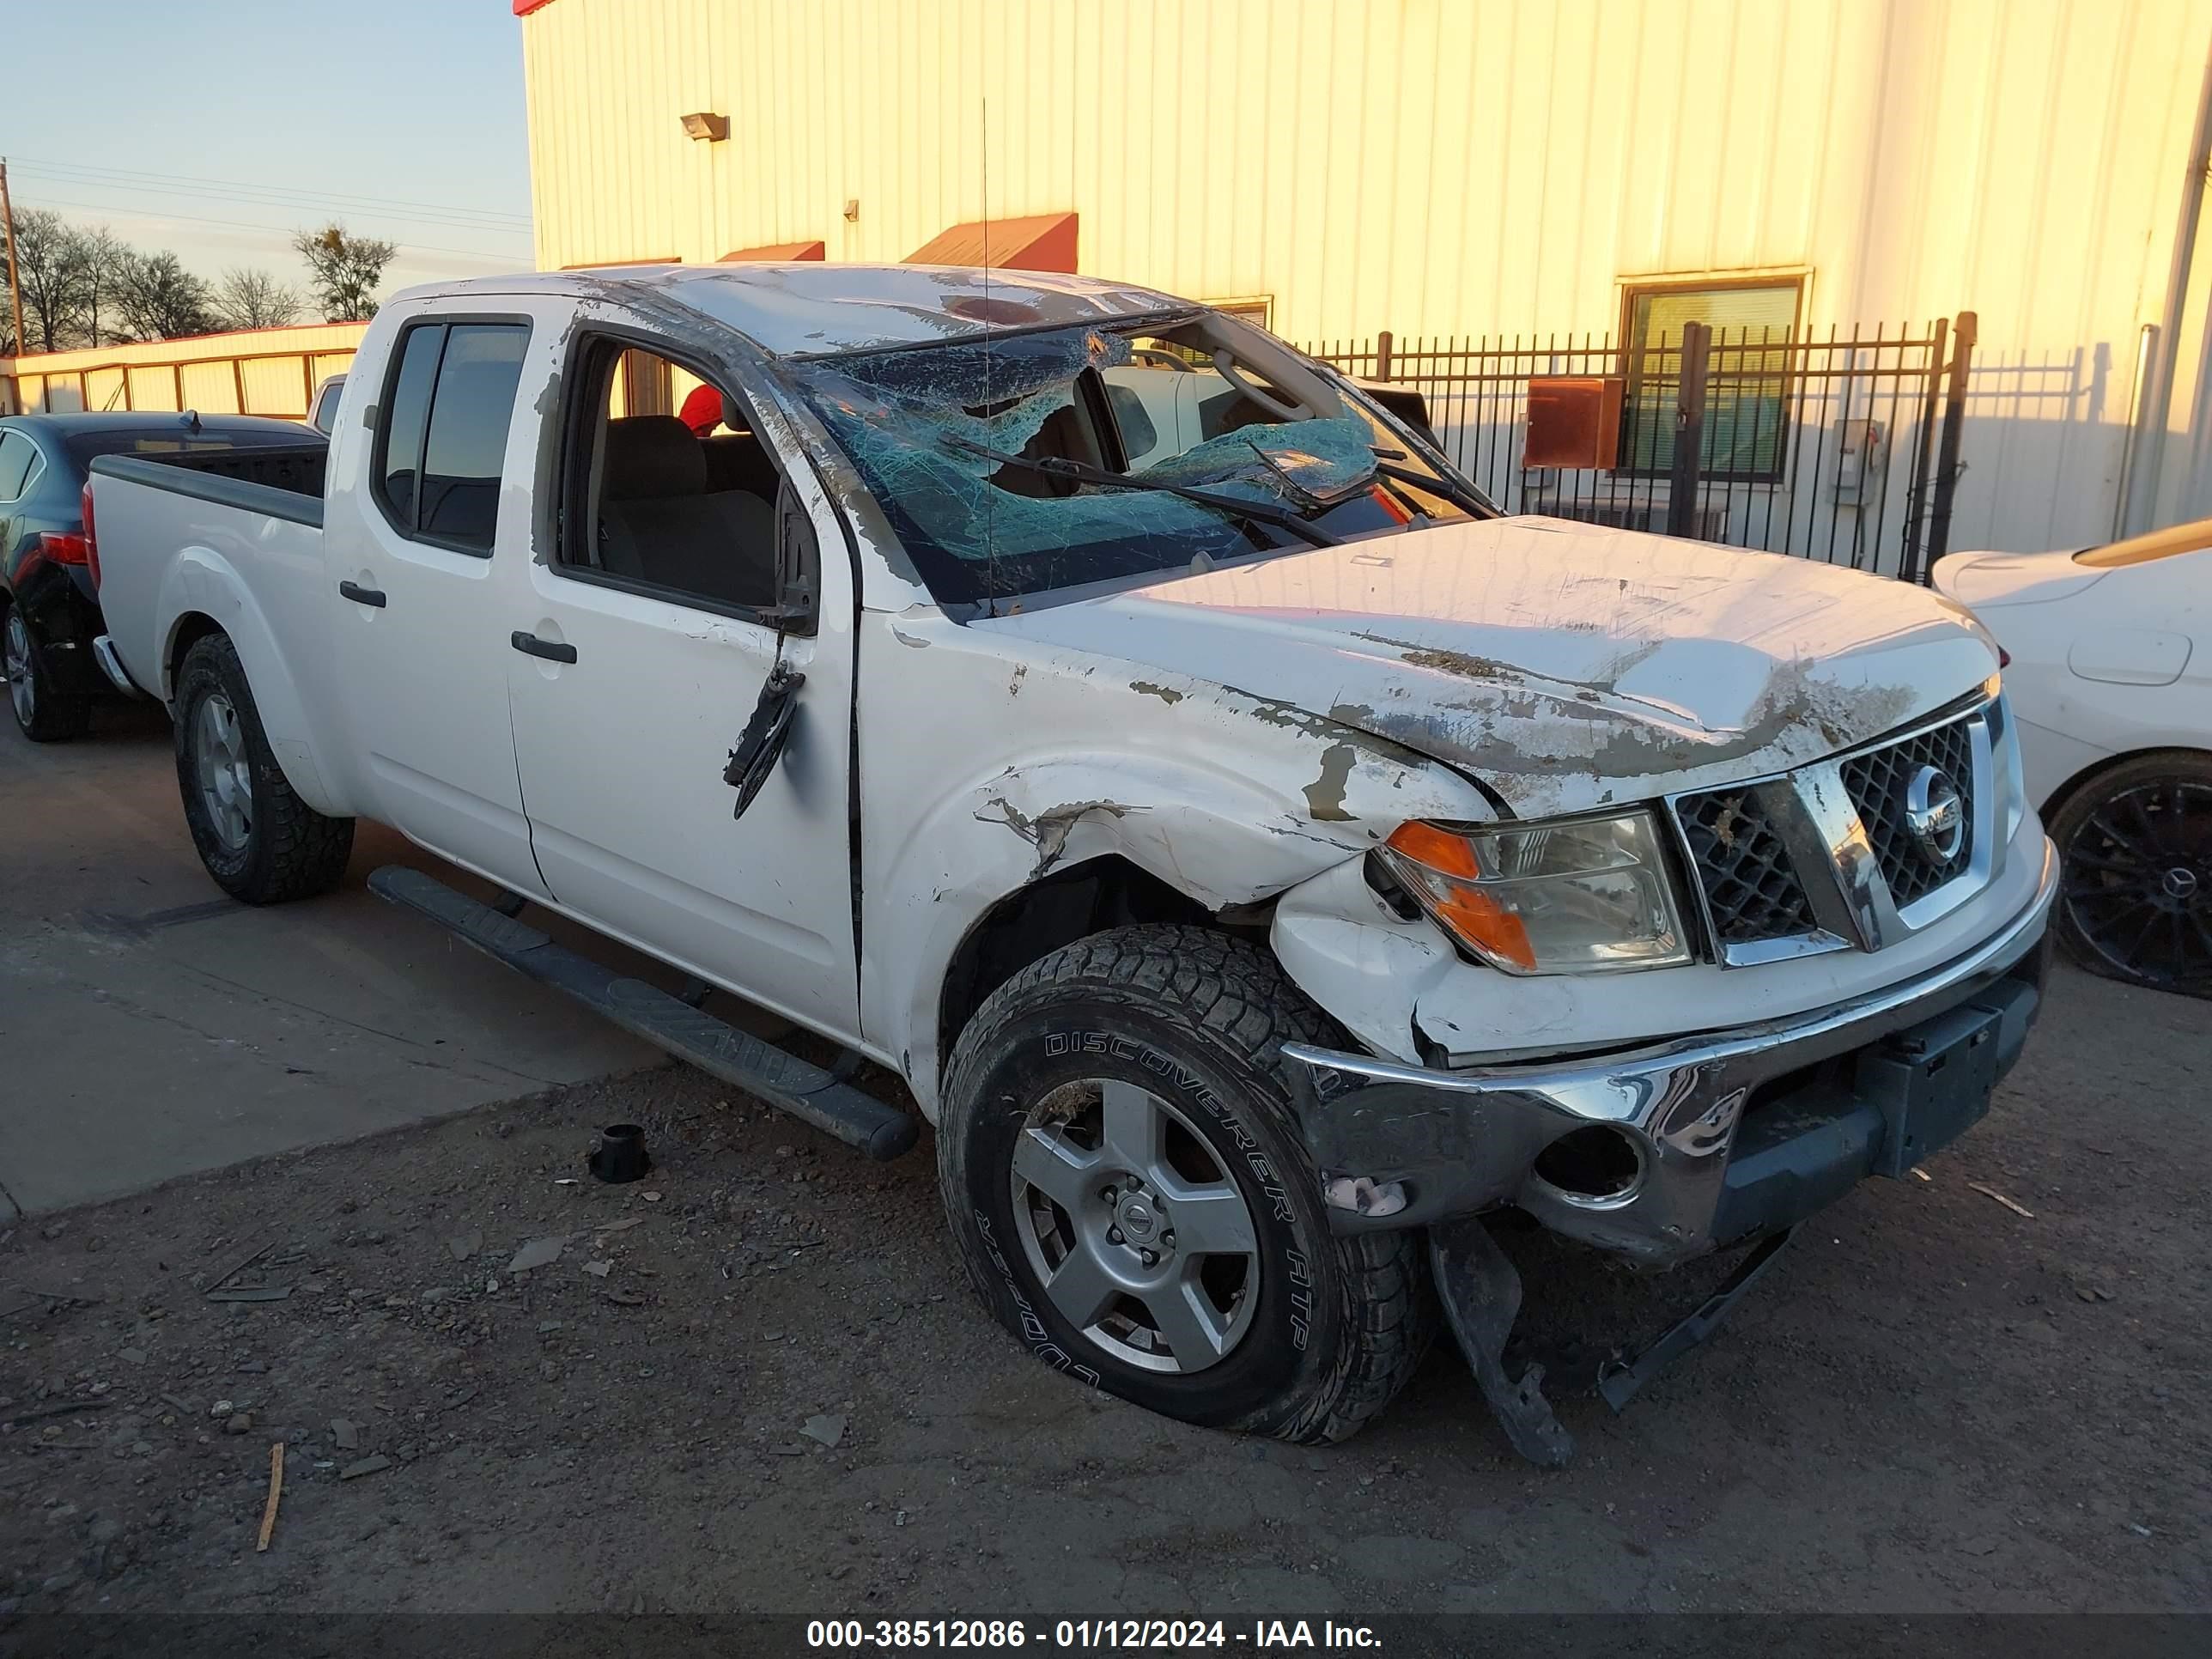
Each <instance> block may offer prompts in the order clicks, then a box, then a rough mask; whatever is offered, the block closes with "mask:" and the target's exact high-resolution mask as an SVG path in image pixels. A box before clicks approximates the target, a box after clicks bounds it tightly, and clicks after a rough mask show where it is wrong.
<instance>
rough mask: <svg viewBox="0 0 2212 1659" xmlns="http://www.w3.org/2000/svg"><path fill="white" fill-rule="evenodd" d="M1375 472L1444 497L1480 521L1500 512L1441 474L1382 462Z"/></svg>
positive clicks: (1376, 466) (1378, 464)
mask: <svg viewBox="0 0 2212 1659" xmlns="http://www.w3.org/2000/svg"><path fill="white" fill-rule="evenodd" d="M1381 453H1382V451H1380V450H1377V451H1376V454H1378V455H1379V454H1381ZM1399 453H1401V454H1403V453H1405V452H1404V451H1403V450H1401V451H1400V452H1399ZM1375 470H1376V471H1377V472H1379V473H1381V474H1382V475H1383V477H1386V478H1395V479H1396V480H1397V481H1398V482H1399V483H1405V484H1411V485H1413V488H1414V489H1425V490H1427V491H1428V492H1429V494H1431V495H1442V496H1443V498H1444V499H1445V500H1446V501H1450V502H1451V503H1452V504H1453V505H1455V506H1456V507H1462V508H1464V509H1465V510H1466V511H1468V513H1473V514H1474V516H1475V517H1476V518H1478V519H1487V518H1490V517H1492V516H1493V515H1494V514H1495V513H1497V511H1498V509H1497V508H1496V507H1492V505H1491V504H1490V503H1489V502H1488V501H1484V500H1483V499H1482V498H1481V497H1480V496H1479V495H1470V494H1469V493H1468V491H1467V490H1466V489H1462V487H1461V486H1460V485H1458V484H1455V483H1453V482H1452V481H1451V480H1450V479H1449V478H1447V477H1443V476H1442V475H1441V474H1438V473H1433V472H1419V471H1415V470H1414V469H1413V468H1412V467H1410V466H1393V465H1390V463H1389V462H1388V461H1383V460H1378V461H1376V463H1375Z"/></svg>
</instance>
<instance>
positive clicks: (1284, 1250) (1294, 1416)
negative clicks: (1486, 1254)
mask: <svg viewBox="0 0 2212 1659" xmlns="http://www.w3.org/2000/svg"><path fill="white" fill-rule="evenodd" d="M1294 1040H1296V1041H1304V1042H1336V1043H1341V1042H1342V1041H1343V1035H1342V1033H1341V1032H1340V1031H1338V1030H1335V1029H1334V1026H1333V1025H1332V1024H1330V1022H1329V1021H1328V1018H1327V1017H1326V1016H1325V1015H1323V1014H1322V1012H1320V1011H1319V1010H1318V1009H1316V1008H1315V1007H1314V1006H1313V1005H1312V1004H1311V1003H1310V1002H1309V1001H1308V1000H1306V999H1305V997H1304V995H1303V994H1301V993H1300V992H1299V991H1298V989H1297V987H1295V986H1294V985H1292V984H1291V982H1290V981H1289V980H1288V979H1287V978H1286V977H1285V975H1284V974H1283V972H1282V970H1281V969H1279V967H1277V966H1276V964H1275V963H1274V961H1273V958H1271V957H1268V956H1267V955H1266V954H1265V953H1264V952H1262V951H1258V950H1255V949H1254V948H1253V947H1252V946H1250V945H1245V944H1243V943H1241V942H1239V941H1237V940H1233V939H1225V938H1223V937H1222V936H1221V935H1219V934H1216V933H1207V932H1206V931H1204V930H1202V929H1200V928H1194V927H1124V928H1120V929H1117V930H1115V931H1114V932H1112V933H1101V934H1099V935H1097V936H1096V937H1094V938H1091V939H1084V940H1082V941H1080V942H1079V943H1077V944H1074V945H1069V946H1067V947H1066V948H1065V949H1063V950H1060V951H1054V952H1053V954H1052V955H1050V956H1048V957H1045V958H1044V959H1043V960H1042V961H1041V962H1038V963H1034V964H1033V965H1031V966H1030V967H1029V968H1028V969H1024V971H1023V972H1022V973H1020V974H1018V975H1016V976H1015V977H1014V978H1013V979H1012V980H1011V981H1008V982H1007V983H1006V984H1005V985H1003V986H1001V987H999V989H998V990H996V991H995V992H994V993H993V994H991V996H990V998H989V999H988V1000H987V1001H986V1002H985V1003H984V1004H983V1006H982V1007H981V1009H979V1010H978V1011H977V1012H976V1014H975V1018H974V1019H972V1020H971V1021H970V1022H969V1025H968V1028H967V1030H965V1031H963V1033H962V1034H961V1036H960V1040H959V1042H958V1043H957V1046H956V1047H955V1049H954V1052H953V1056H952V1063H951V1068H950V1073H949V1075H948V1079H947V1088H946V1093H945V1109H944V1114H943V1121H941V1122H940V1123H939V1126H938V1138H937V1146H938V1172H939V1182H940V1185H941V1186H942V1188H943V1191H944V1195H945V1208H946V1210H947V1212H948V1213H949V1214H950V1216H951V1222H952V1228H953V1231H954V1233H955V1235H956V1236H957V1238H958V1239H959V1241H960V1246H961V1250H962V1254H963V1256H964V1257H965V1259H966V1261H967V1263H968V1269H969V1273H970V1275H971V1276H972V1277H973V1278H974V1279H975V1285H976V1288H977V1289H978V1290H979V1291H981V1294H982V1297H983V1299H984V1301H985V1302H986V1303H987V1304H989V1306H990V1308H991V1310H992V1311H993V1312H994V1314H996V1315H997V1316H998V1317H999V1320H1000V1323H1002V1324H1004V1325H1005V1326H1006V1328H1008V1329H1009V1330H1011V1331H1012V1332H1013V1333H1014V1334H1016V1335H1017V1336H1018V1337H1020V1338H1021V1339H1022V1340H1023V1341H1024V1343H1026V1344H1027V1345H1028V1346H1029V1348H1030V1352H1032V1353H1034V1354H1036V1356H1037V1357H1038V1358H1041V1359H1042V1360H1044V1361H1045V1362H1046V1363H1047V1364H1050V1365H1052V1366H1054V1368H1056V1369H1058V1370H1061V1371H1064V1372H1066V1373H1067V1374H1068V1375H1070V1376H1075V1377H1077V1378H1079V1379H1080V1380H1082V1381H1084V1382H1086V1383H1091V1384H1093V1385H1094V1386H1096V1387H1099V1388H1103V1389H1108V1390H1109V1391H1110V1392H1112V1393H1114V1394H1117V1395H1121V1397H1122V1398H1124V1399H1126V1400H1130V1401H1134V1402H1135V1403H1137V1404H1138V1405H1140V1406H1144V1407H1149V1408H1150V1409H1152V1410H1153V1411H1157V1412H1160V1413H1164V1414H1165V1415H1167V1416H1170V1417H1175V1418H1180V1419H1182V1420H1183V1421H1185V1422H1189V1423H1198V1424H1203V1425H1208V1426H1211V1427H1218V1428H1231V1429H1239V1430H1246V1431H1252V1432H1255V1433H1261V1434H1269V1435H1273V1436H1276V1437H1279V1438H1282V1439H1285V1440H1295V1441H1307V1442H1310V1441H1323V1440H1341V1439H1343V1438H1345V1437H1347V1436H1348V1435H1351V1434H1352V1433H1353V1432H1354V1431H1357V1430H1358V1428H1359V1427H1360V1425H1363V1424H1364V1423H1365V1422H1366V1421H1367V1419H1369V1418H1370V1417H1372V1416H1374V1415H1375V1414H1376V1413H1377V1412H1379V1411H1381V1410H1382V1409H1383V1407H1384V1406H1386V1405H1387V1404H1389V1401H1390V1399H1391V1397H1392V1396H1393V1395H1395V1394H1396V1393H1397V1392H1398V1390H1399V1389H1400V1388H1401V1386H1402V1385H1403V1384H1404V1383H1405V1382H1406V1379H1407V1377H1408V1376H1411V1375H1412V1373H1413V1367H1414V1365H1415V1364H1418V1363H1419V1359H1420V1357H1421V1354H1422V1352H1424V1350H1425V1347H1426V1346H1427V1341H1428V1338H1429V1336H1430V1334H1431V1332H1432V1330H1433V1329H1434V1318H1435V1306H1434V1298H1433V1296H1432V1294H1431V1289H1430V1285H1429V1282H1428V1278H1427V1264H1426V1261H1425V1258H1424V1257H1423V1256H1422V1255H1421V1253H1420V1249H1419V1238H1418V1235H1415V1234H1413V1233H1370V1234H1366V1235H1364V1236H1362V1237H1357V1238H1338V1237H1334V1236H1333V1235H1332V1234H1331V1233H1330V1232H1329V1231H1328V1223H1327V1221H1326V1219H1325V1218H1324V1214H1323V1210H1322V1198H1321V1183H1320V1181H1319V1179H1318V1177H1317V1176H1316V1172H1315V1170H1314V1168H1313V1165H1312V1164H1311V1163H1310V1161H1309V1160H1308V1158H1307V1156H1306V1153H1305V1152H1304V1148H1303V1146H1301V1145H1300V1143H1299V1141H1298V1139H1297V1133H1296V1132H1295V1129H1294V1127H1293V1120H1292V1117H1291V1109H1290V1104H1289V1096H1288V1093H1287V1090H1286V1086H1285V1076H1284V1071H1283V1062H1282V1060H1281V1056H1280V1054H1279V1049H1280V1048H1281V1045H1282V1044H1283V1043H1284V1042H1289V1041H1294Z"/></svg>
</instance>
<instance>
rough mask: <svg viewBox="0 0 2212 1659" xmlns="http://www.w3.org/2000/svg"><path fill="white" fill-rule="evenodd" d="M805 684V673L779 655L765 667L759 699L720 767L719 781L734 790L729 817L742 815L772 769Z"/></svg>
mask: <svg viewBox="0 0 2212 1659" xmlns="http://www.w3.org/2000/svg"><path fill="white" fill-rule="evenodd" d="M804 684H806V676H805V675H804V674H802V673H800V672H799V670H797V669H795V668H793V667H791V666H790V665H788V664H787V663H786V662H785V661H784V660H783V659H782V658H781V656H779V657H778V658H777V659H776V660H775V667H774V668H772V669H770V670H769V677H768V682H767V684H764V685H763V686H762V687H761V694H760V701H759V702H757V703H755V704H754V705H753V715H752V718H751V719H750V720H747V721H746V722H745V729H744V732H741V733H740V734H739V735H738V746H737V747H736V748H734V749H732V750H730V763H729V764H728V765H727V766H726V767H724V768H723V769H722V781H723V782H724V783H726V784H728V785H729V786H730V787H732V789H735V790H736V791H737V792H738V806H737V811H734V812H732V813H731V814H730V816H731V817H733V818H741V817H744V815H745V808H747V807H748V806H750V805H752V804H753V798H754V797H755V796H756V795H757V794H759V793H760V792H761V786H762V785H763V784H764V783H766V782H767V781H768V778H769V773H771V772H773V771H775V763H776V757H778V756H780V755H781V754H782V753H783V745H784V743H785V741H786V740H787V738H789V737H790V735H791V718H792V716H793V714H796V713H797V712H798V709H799V687H800V686H802V685H804Z"/></svg>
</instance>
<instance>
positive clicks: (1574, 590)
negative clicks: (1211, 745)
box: [973, 518, 1997, 817]
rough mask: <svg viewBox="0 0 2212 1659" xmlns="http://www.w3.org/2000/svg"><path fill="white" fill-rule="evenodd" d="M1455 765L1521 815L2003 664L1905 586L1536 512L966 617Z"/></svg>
mask: <svg viewBox="0 0 2212 1659" xmlns="http://www.w3.org/2000/svg"><path fill="white" fill-rule="evenodd" d="M973 625H974V626H977V627H981V628H985V629H990V630H992V631H994V632H999V633H1003V634H1006V635H1012V636H1016V637H1020V638H1025V639H1030V640H1034V641H1036V642H1038V643H1039V644H1047V645H1057V646H1061V647H1067V648H1070V649H1073V650H1079V651H1083V652H1086V653H1096V654H1098V655H1102V656H1108V657H1114V658H1119V659H1123V660H1125V661H1127V662H1128V663H1130V664H1132V665H1141V668H1142V671H1141V672H1139V673H1136V674H1134V675H1133V677H1132V679H1133V684H1136V686H1137V689H1139V690H1155V691H1157V692H1158V693H1159V694H1161V695H1171V694H1173V693H1174V692H1175V689H1176V682H1177V681H1183V682H1191V683H1197V684H1216V685H1223V686H1227V687H1230V688H1232V689H1234V690H1238V691H1242V692H1244V693H1246V694H1247V695H1249V696H1253V697H1255V698H1258V699H1260V700H1261V702H1263V703H1271V704H1274V705H1278V706H1283V707H1289V708H1297V709H1299V710H1301V711H1304V713H1306V714H1312V715H1320V716H1323V717H1325V718H1327V719H1328V720H1333V721H1334V722H1336V723H1338V724H1339V725H1341V726H1347V727H1350V728H1352V729H1354V730H1357V731H1361V732H1368V733H1370V734H1372V735H1374V736H1376V737H1378V738H1388V739H1390V740H1392V741H1394V742H1395V743H1398V744H1403V745H1404V746H1406V747H1407V748H1410V749H1413V750H1419V751H1420V752H1421V753H1423V754H1425V755H1429V756H1431V757H1435V758H1436V759H1438V760H1441V761H1444V762H1446V763H1449V764H1450V765H1452V766H1455V767H1456V768H1458V769H1461V770H1462V771H1465V772H1467V773H1468V774H1470V775H1473V776H1475V777H1477V778H1479V779H1480V781H1483V782H1484V783H1486V784H1487V785H1489V786H1490V787H1492V788H1493V789H1495V790H1496V791H1497V792H1498V794H1499V795H1500V796H1501V797H1503V798H1504V800H1505V801H1506V802H1507V803H1508V804H1509V805H1510V806H1511V807H1512V809H1513V810H1514V811H1515V812H1516V814H1518V815H1520V816H1522V817H1542V816H1547V815H1549V814H1553V813H1558V812H1573V811H1584V810H1587V809H1589V808H1591V807H1595V806H1601V805H1606V804H1607V803H1610V802H1615V801H1635V800H1647V799H1654V798H1656V797H1657V796H1660V795H1662V794H1669V793H1674V792H1676V791H1678V790H1684V789H1696V788H1705V787H1712V786H1716V785H1719V784H1724V783H1729V782H1735V781H1741V780H1745V779H1749V778H1755V777H1760V776H1764V775H1769V774H1771V773H1775V772H1780V771H1784V770H1787V769H1790V768H1792V767H1795V766H1799V765H1802V764H1803V763H1806V762H1808V761H1814V760H1820V759H1824V758H1826V757H1828V756H1830V755H1832V754H1834V753H1835V752H1837V751H1838V750H1841V749H1844V748H1848V747H1850V746H1851V745H1853V744H1858V743H1862V742H1864V741H1867V740H1869V739H1870V738H1877V737H1880V736H1881V735H1882V733H1884V732H1887V731H1890V730H1892V729H1893V728H1894V727H1896V726H1900V725H1903V724H1904V723H1905V722H1906V721H1909V720H1914V719H1916V718H1917V717H1918V716H1920V715H1922V714H1927V713H1929V711H1931V710H1933V709H1936V708H1941V707H1942V706H1943V705H1945V704H1947V703H1949V702H1954V701H1956V700H1957V699H1958V698H1960V697H1961V696H1965V695H1966V694H1967V693H1969V692H1971V691H1972V690H1974V689H1975V688H1976V687H1978V685H1980V684H1982V683H1983V682H1984V680H1986V679H1987V678H1989V677H1990V675H1992V674H1994V673H1995V672H1996V669H1997V657H1996V646H1995V644H1994V643H1993V642H1992V641H1990V638H1989V635H1987V633H1986V632H1985V631H1984V630H1983V629H1982V627H1981V625H1980V624H1979V623H1976V622H1975V621H1974V620H1973V619H1972V617H1970V616H1968V615H1967V614H1966V612H1965V611H1961V610H1960V609H1959V608H1958V607H1957V606H1956V605H1953V604H1951V603H1950V602H1948V600H1945V599H1941V598H1938V597H1937V596H1936V595H1934V594H1931V593H1929V592H1926V591H1925V590H1923V589H1921V588H1917V587H1915V586H1910V585H1908V584H1906V583H1903V582H1899V581H1893V580H1887V579H1879V578H1873V577H1869V576H1865V575H1862V574H1857V573H1855V572H1852V571H1849V570H1841V569H1837V568H1832V567H1829V566H1826V565H1820V564H1814V563H1812V562H1808V561H1806V560H1802V559H1796V558H1790V557H1785V556H1781V555H1777V554H1769V553H1753V552H1746V551H1743V550H1739V549H1735V548H1724V547H1717V546H1713V545H1711V544H1706V543H1702V542H1687V541H1676V540H1673V539H1671V538H1667V537H1664V536H1652V535H1644V534H1640V533H1638V532H1629V531H1618V530H1609V529H1606V528H1602V527H1601V526H1591V525H1586V524H1580V523H1576V522H1572V521H1570V520H1559V519H1541V518H1510V519H1493V520H1480V521H1468V522H1465V523H1453V524H1446V525H1438V526H1433V527H1431V528H1429V529H1425V530H1421V531H1418V532H1410V533H1407V534H1405V535H1400V536H1390V537H1380V538H1371V539H1369V540H1365V541H1360V542H1354V543H1348V544H1345V545H1344V546H1341V547H1333V548H1323V549H1318V550H1315V551H1314V552H1311V553H1305V554H1293V555H1285V556H1279V557H1276V558H1273V559H1270V560H1267V561H1266V562H1261V563H1259V564H1256V565H1254V566H1252V567H1250V568H1243V569H1230V570H1215V571H1210V572H1207V573H1206V574H1198V575H1190V576H1183V577H1179V578H1175V579H1172V580H1165V581H1160V582H1156V583H1153V584H1152V585H1150V586H1145V587H1141V588H1137V589H1134V590H1132V591H1129V592H1122V593H1119V594H1115V595H1112V596H1110V597H1107V598H1103V599H1091V600H1084V601H1079V602H1076V603H1072V604H1068V605H1057V606H1053V607H1049V608H1047V609H1044V610H1040V611H1034V612H1031V613H1030V614H1027V615H1020V616H1014V617H1003V618H1000V619H997V620H994V621H990V622H986V623H976V624H973Z"/></svg>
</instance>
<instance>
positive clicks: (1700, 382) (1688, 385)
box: [1667, 323, 1713, 537]
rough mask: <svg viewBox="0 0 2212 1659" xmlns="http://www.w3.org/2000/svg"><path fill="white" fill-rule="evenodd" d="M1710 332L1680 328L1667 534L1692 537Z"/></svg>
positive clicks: (1700, 473) (1694, 327)
mask: <svg viewBox="0 0 2212 1659" xmlns="http://www.w3.org/2000/svg"><path fill="white" fill-rule="evenodd" d="M1712 341H1713V331H1712V329H1711V326H1710V325H1706V324H1705V323H1685V324H1683V325H1682V376H1681V380H1680V385H1679V386H1678V388H1677V390H1676V392H1675V394H1674V457H1673V460H1674V469H1673V472H1672V474H1671V476H1670V477H1669V478H1668V484H1667V533H1668V535H1670V536H1685V537H1694V536H1695V535H1696V533H1697V528H1698V491H1699V485H1700V483H1702V482H1703V480H1704V477H1705V468H1704V465H1703V464H1702V463H1703V460H1704V454H1703V452H1704V449H1705V371H1706V364H1707V362H1708V357H1709V354H1710V351H1711V346H1712Z"/></svg>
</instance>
